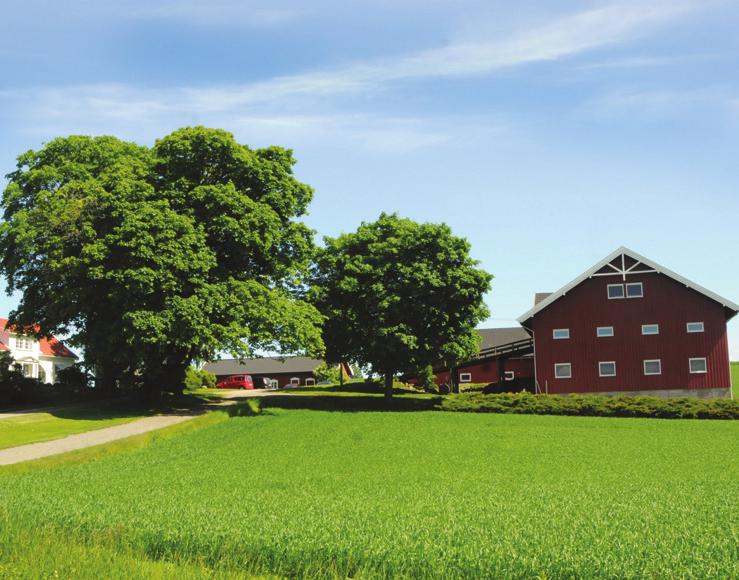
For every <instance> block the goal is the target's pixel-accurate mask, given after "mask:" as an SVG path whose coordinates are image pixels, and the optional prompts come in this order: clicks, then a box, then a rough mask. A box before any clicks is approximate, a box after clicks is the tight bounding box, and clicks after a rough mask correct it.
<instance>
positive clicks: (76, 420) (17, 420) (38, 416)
mask: <svg viewBox="0 0 739 580" xmlns="http://www.w3.org/2000/svg"><path fill="white" fill-rule="evenodd" d="M141 416H142V413H141V411H138V412H134V411H131V412H127V411H122V412H119V411H113V410H100V409H96V408H85V407H82V408H73V407H69V408H64V409H60V410H59V411H55V412H53V413H29V414H27V415H19V416H18V417H11V418H8V419H2V420H0V449H5V448H6V447H15V446H16V445H24V444H26V443H35V442H38V441H48V440H50V439H59V438H60V437H66V436H67V435H74V434H75V433H83V432H85V431H92V430H94V429H102V428H103V427H113V426H114V425H121V424H123V423H128V422H129V421H133V420H134V419H139V418H141Z"/></svg>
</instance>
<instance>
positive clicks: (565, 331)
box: [552, 328, 570, 340]
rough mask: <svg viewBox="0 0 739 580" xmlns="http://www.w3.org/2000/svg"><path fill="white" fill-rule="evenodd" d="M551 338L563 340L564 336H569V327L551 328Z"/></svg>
mask: <svg viewBox="0 0 739 580" xmlns="http://www.w3.org/2000/svg"><path fill="white" fill-rule="evenodd" d="M552 338H553V339H555V340H563V339H566V338H570V329H569V328H555V329H554V330H552Z"/></svg>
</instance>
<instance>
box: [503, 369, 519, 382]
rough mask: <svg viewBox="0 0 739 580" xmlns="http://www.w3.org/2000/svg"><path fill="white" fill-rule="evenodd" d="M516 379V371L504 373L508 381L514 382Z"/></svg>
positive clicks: (504, 377)
mask: <svg viewBox="0 0 739 580" xmlns="http://www.w3.org/2000/svg"><path fill="white" fill-rule="evenodd" d="M515 378H516V373H515V372H514V371H506V372H504V373H503V379H504V380H506V381H512V380H513V379H515Z"/></svg>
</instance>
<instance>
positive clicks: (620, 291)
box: [518, 247, 739, 397]
mask: <svg viewBox="0 0 739 580" xmlns="http://www.w3.org/2000/svg"><path fill="white" fill-rule="evenodd" d="M737 312H739V305H737V304H735V303H734V302H731V301H730V300H727V299H726V298H723V297H721V296H719V295H717V294H715V293H713V292H711V291H710V290H707V289H705V288H703V287H702V286H699V285H698V284H695V283H694V282H691V281H690V280H688V279H686V278H684V277H682V276H680V275H678V274H676V273H674V272H672V271H670V270H668V269H667V268H665V267H663V266H661V265H659V264H657V263H656V262H654V261H652V260H650V259H648V258H645V257H644V256H641V255H639V254H637V253H636V252H633V251H632V250H629V249H628V248H624V247H621V248H619V249H618V250H616V251H614V252H613V253H612V254H610V255H609V256H607V257H606V258H604V259H603V260H601V261H600V262H598V263H597V264H595V265H594V266H592V267H591V268H589V269H588V270H586V271H585V272H584V273H583V274H581V275H580V276H578V277H577V278H575V279H574V280H572V281H571V282H570V283H568V284H566V285H565V286H564V287H562V288H560V289H559V290H558V291H556V292H553V293H550V294H547V293H539V294H537V295H536V299H535V304H534V306H533V308H531V310H529V311H528V312H526V313H525V314H524V315H522V316H521V317H520V318H519V319H518V321H519V322H520V323H521V325H522V326H523V327H524V328H526V330H527V331H528V332H529V334H530V335H531V337H532V338H533V343H534V360H535V364H536V366H535V380H536V387H537V391H538V392H543V393H551V394H564V393H593V392H596V393H606V394H626V393H629V394H650V395H661V396H700V397H729V396H731V377H730V366H729V348H728V339H727V334H726V323H727V321H728V320H729V319H731V318H732V317H734V316H735V315H736V314H737Z"/></svg>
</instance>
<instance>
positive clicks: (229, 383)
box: [216, 375, 254, 389]
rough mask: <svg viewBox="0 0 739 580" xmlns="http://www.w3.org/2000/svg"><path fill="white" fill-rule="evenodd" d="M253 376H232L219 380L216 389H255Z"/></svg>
mask: <svg viewBox="0 0 739 580" xmlns="http://www.w3.org/2000/svg"><path fill="white" fill-rule="evenodd" d="M253 388H254V381H253V380H252V379H251V375H231V376H229V377H223V378H220V379H218V382H217V383H216V389H253Z"/></svg>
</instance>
